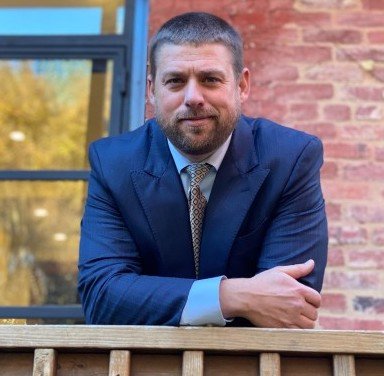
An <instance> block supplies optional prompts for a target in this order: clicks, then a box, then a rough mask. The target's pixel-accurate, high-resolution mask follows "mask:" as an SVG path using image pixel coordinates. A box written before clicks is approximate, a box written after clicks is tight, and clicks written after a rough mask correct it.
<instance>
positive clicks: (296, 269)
mask: <svg viewBox="0 0 384 376" xmlns="http://www.w3.org/2000/svg"><path fill="white" fill-rule="evenodd" d="M314 266H315V262H314V261H313V260H308V261H307V262H304V263H302V264H294V265H286V266H278V267H276V269H278V270H279V271H281V272H283V273H285V274H288V275H289V276H291V277H292V278H294V279H299V278H301V277H305V276H306V275H308V274H309V273H310V272H311V271H312V270H313V268H314Z"/></svg>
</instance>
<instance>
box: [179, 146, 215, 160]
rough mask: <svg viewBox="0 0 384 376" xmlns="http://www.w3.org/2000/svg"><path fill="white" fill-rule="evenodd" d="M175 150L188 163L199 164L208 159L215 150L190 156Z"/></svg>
mask: <svg viewBox="0 0 384 376" xmlns="http://www.w3.org/2000/svg"><path fill="white" fill-rule="evenodd" d="M176 149H177V148H176ZM177 150H178V151H179V153H180V154H182V155H183V156H184V157H185V158H187V159H188V160H189V161H191V162H193V163H200V162H202V161H204V160H205V159H207V158H209V157H210V156H211V155H212V154H213V153H214V152H215V150H214V151H212V152H210V153H205V154H198V155H192V154H187V153H184V152H182V151H181V150H179V149H177Z"/></svg>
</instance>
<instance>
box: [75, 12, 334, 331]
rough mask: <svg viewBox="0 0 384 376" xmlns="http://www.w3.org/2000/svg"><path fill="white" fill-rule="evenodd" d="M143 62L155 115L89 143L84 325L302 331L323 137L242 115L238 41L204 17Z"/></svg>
mask: <svg viewBox="0 0 384 376" xmlns="http://www.w3.org/2000/svg"><path fill="white" fill-rule="evenodd" d="M149 57H150V75H149V76H148V98H149V100H150V102H151V103H152V105H153V106H154V109H155V114H156V120H154V119H151V120H149V121H148V122H146V123H145V124H144V126H143V127H141V128H140V129H138V130H136V131H134V132H131V133H128V134H124V135H121V136H117V137H111V138H106V139H102V140H99V141H97V142H96V143H94V144H92V145H91V147H90V154H89V155H90V162H91V167H92V171H91V176H90V181H89V192H88V199H87V203H86V208H85V213H84V218H83V221H82V232H81V242H80V260H79V292H80V296H81V299H82V302H83V306H84V311H85V316H86V320H87V322H88V323H95V324H147V325H206V324H212V325H237V326H249V325H254V326H259V327H293V328H313V327H314V325H315V322H316V319H317V310H318V308H319V306H320V300H321V299H320V295H319V292H318V291H320V289H321V285H322V280H323V274H324V269H325V265H326V253H327V252H326V250H327V223H326V217H325V212H324V200H323V197H322V193H321V187H320V177H319V169H320V167H321V164H322V146H321V142H320V141H319V140H318V139H317V138H316V137H313V136H310V135H307V134H305V133H303V132H298V131H295V130H292V129H289V128H286V127H282V126H280V125H277V124H275V123H273V122H271V121H268V120H265V119H252V118H249V117H245V116H243V115H241V104H242V103H243V102H244V101H245V100H246V99H247V97H248V95H249V83H250V73H249V71H248V69H247V68H244V67H243V59H242V42H241V38H240V36H239V35H238V34H237V32H236V31H235V30H234V29H233V28H232V27H231V26H229V25H228V24H227V23H226V22H225V21H224V20H222V19H220V18H218V17H216V16H214V15H211V14H207V13H186V14H182V15H179V16H177V17H175V18H173V19H171V20H169V21H168V22H166V23H165V24H164V25H163V26H162V28H161V29H160V30H159V32H158V33H157V34H156V35H155V37H154V38H153V39H152V42H151V45H150V50H149Z"/></svg>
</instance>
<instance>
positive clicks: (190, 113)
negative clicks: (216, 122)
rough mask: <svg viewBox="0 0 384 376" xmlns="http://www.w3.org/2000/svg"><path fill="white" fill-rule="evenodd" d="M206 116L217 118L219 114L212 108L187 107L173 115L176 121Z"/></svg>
mask: <svg viewBox="0 0 384 376" xmlns="http://www.w3.org/2000/svg"><path fill="white" fill-rule="evenodd" d="M207 117H212V118H218V117H219V114H218V113H217V111H215V110H213V109H208V110H194V109H188V110H185V111H182V112H178V113H177V114H176V115H175V119H176V121H179V120H185V119H199V118H207Z"/></svg>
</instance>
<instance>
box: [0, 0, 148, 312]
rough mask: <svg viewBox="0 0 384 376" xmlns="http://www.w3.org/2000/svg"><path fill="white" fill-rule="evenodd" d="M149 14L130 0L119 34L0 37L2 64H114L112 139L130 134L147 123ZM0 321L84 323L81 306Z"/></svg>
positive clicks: (7, 177)
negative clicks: (36, 61)
mask: <svg viewBox="0 0 384 376" xmlns="http://www.w3.org/2000/svg"><path fill="white" fill-rule="evenodd" d="M58 3H60V0H57V1H56V2H55V5H54V6H57V4H58ZM63 3H64V4H65V0H63ZM69 3H70V1H69ZM148 12H149V0H125V17H124V29H123V32H122V34H116V35H103V34H101V35H70V36H66V35H62V36H61V35H60V36H58V35H55V36H27V35H26V36H0V60H31V59H44V60H53V59H54V60H67V59H86V60H91V61H93V62H94V61H95V60H106V61H112V62H113V78H112V90H111V107H110V126H109V132H108V134H109V135H117V134H120V133H122V132H126V131H130V130H133V129H136V128H137V127H138V126H140V125H141V124H142V123H143V120H144V113H145V82H146V78H145V76H146V46H147V34H148ZM88 177H89V170H86V169H77V170H72V169H71V170H69V169H65V170H63V169H58V170H54V169H52V170H22V169H18V170H0V181H88ZM0 318H4V319H7V318H17V319H19V318H24V319H31V318H33V319H36V318H38V319H47V318H48V319H83V312H82V309H81V305H80V304H71V305H51V304H50V305H39V306H0Z"/></svg>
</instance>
